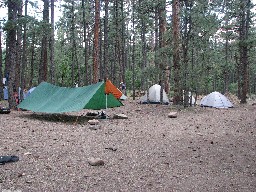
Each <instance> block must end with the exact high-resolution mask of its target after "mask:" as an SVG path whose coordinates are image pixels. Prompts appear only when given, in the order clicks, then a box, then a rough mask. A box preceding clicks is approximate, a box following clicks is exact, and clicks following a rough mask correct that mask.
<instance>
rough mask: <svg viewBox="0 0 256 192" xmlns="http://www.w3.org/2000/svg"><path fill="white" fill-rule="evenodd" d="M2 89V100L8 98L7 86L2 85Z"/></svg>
mask: <svg viewBox="0 0 256 192" xmlns="http://www.w3.org/2000/svg"><path fill="white" fill-rule="evenodd" d="M3 91H4V100H8V88H7V86H4V89H3Z"/></svg>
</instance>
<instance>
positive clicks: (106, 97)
mask: <svg viewBox="0 0 256 192" xmlns="http://www.w3.org/2000/svg"><path fill="white" fill-rule="evenodd" d="M107 108H108V97H107V94H106V109H107Z"/></svg>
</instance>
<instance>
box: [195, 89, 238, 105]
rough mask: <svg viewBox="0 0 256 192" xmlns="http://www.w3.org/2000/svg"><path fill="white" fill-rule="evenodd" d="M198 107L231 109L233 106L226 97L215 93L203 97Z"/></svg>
mask: <svg viewBox="0 0 256 192" xmlns="http://www.w3.org/2000/svg"><path fill="white" fill-rule="evenodd" d="M200 105H201V106H202V107H215V108H230V107H233V104H232V103H231V102H230V101H229V100H228V98H227V97H225V96H224V95H222V94H221V93H219V92H217V91H215V92H212V93H210V94H209V95H207V96H205V97H204V98H203V99H202V100H201V102H200Z"/></svg>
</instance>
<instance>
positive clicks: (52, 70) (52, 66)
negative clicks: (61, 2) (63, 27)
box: [49, 0, 55, 84]
mask: <svg viewBox="0 0 256 192" xmlns="http://www.w3.org/2000/svg"><path fill="white" fill-rule="evenodd" d="M49 43H50V82H51V83H52V84H55V62H54V43H55V40H54V0H51V36H50V41H49Z"/></svg>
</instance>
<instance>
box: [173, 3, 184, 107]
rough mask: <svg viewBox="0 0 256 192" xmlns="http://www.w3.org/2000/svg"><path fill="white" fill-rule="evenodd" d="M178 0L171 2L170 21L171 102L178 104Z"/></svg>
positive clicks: (180, 96)
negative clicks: (172, 80)
mask: <svg viewBox="0 0 256 192" xmlns="http://www.w3.org/2000/svg"><path fill="white" fill-rule="evenodd" d="M179 13H180V3H179V0H173V4H172V23H173V67H174V97H173V104H175V105H177V104H180V102H181V100H182V91H181V85H180V80H181V79H180V54H179V51H180V34H179V30H180V28H179V25H180V24H179V19H180V18H179Z"/></svg>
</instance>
